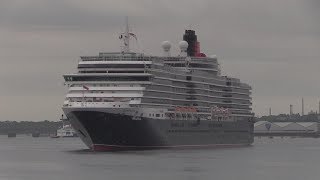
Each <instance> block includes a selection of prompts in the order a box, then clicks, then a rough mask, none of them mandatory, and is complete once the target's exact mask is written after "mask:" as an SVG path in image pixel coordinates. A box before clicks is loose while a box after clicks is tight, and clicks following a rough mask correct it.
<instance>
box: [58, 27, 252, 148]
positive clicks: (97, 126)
mask: <svg viewBox="0 0 320 180" xmlns="http://www.w3.org/2000/svg"><path fill="white" fill-rule="evenodd" d="M119 39H120V40H121V41H122V42H123V45H122V46H121V51H119V52H101V53H99V54H98V55H95V56H83V57H80V60H79V62H78V67H77V70H78V72H76V73H73V74H65V75H64V79H65V84H66V86H68V88H69V89H68V93H67V95H66V98H65V101H64V103H63V108H62V109H63V111H64V113H65V114H66V116H67V117H68V119H69V121H70V123H71V124H72V127H73V128H74V129H75V130H76V132H77V133H78V136H79V137H80V138H81V139H82V141H83V142H84V143H85V144H86V145H87V146H88V147H89V148H90V149H91V150H93V151H118V150H133V149H134V150H139V149H159V148H195V147H196V148H202V147H219V146H244V145H250V144H252V143H253V124H254V122H253V116H254V114H253V113H252V109H251V105H252V103H251V87H250V86H249V85H248V84H245V83H242V82H241V81H240V80H239V79H237V78H232V77H228V76H222V75H221V73H220V72H221V71H220V66H219V63H218V61H217V57H216V56H210V57H207V56H206V55H205V54H204V53H202V52H201V51H200V43H199V42H198V40H197V35H196V34H195V31H194V30H185V34H184V35H183V40H182V41H180V42H179V43H178V46H179V53H177V55H176V56H171V43H170V42H169V41H164V42H163V43H162V48H163V55H162V56H149V55H145V54H143V53H137V52H133V51H131V50H130V46H129V44H130V42H132V41H133V40H136V39H137V36H136V35H135V34H133V33H132V32H130V31H129V27H128V23H127V25H126V28H125V32H124V33H121V35H120V37H119Z"/></svg>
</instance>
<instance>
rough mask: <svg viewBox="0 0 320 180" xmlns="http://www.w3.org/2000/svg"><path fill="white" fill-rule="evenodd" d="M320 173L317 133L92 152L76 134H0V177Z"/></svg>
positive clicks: (296, 179)
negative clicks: (220, 144)
mask: <svg viewBox="0 0 320 180" xmlns="http://www.w3.org/2000/svg"><path fill="white" fill-rule="evenodd" d="M7 179H9V180H51V179H52V180H68V179H77V180H82V179H83V180H96V179H97V180H98V179H112V180H117V179H130V180H141V179H145V180H146V179H155V180H164V179H165V180H168V179H175V180H178V179H188V180H189V179H190V180H192V179H197V180H200V179H210V180H211V179H217V180H220V179H226V180H227V179H228V180H233V179H237V180H251V179H252V180H269V179H270V180H271V179H272V180H282V179H283V180H301V179H303V180H309V179H310V180H317V179H320V139H313V138H274V139H269V138H261V139H258V138H256V139H255V143H254V144H253V146H251V147H242V148H227V149H205V150H204V149H202V150H199V149H194V150H155V151H138V152H120V153H119V152H118V153H93V152H89V151H88V150H86V147H85V146H84V145H83V144H82V142H81V140H80V139H78V138H64V139H63V138H61V139H51V138H47V137H40V138H32V137H28V136H18V137H17V138H7V137H6V136H0V180H7Z"/></svg>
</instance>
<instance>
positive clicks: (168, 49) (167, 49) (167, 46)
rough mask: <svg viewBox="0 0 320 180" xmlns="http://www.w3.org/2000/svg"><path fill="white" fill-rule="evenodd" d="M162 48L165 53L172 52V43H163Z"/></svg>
mask: <svg viewBox="0 0 320 180" xmlns="http://www.w3.org/2000/svg"><path fill="white" fill-rule="evenodd" d="M161 46H162V48H163V50H164V51H170V48H171V43H170V42H169V41H163V42H162V43H161Z"/></svg>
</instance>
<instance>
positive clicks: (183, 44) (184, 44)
mask: <svg viewBox="0 0 320 180" xmlns="http://www.w3.org/2000/svg"><path fill="white" fill-rule="evenodd" d="M188 46H189V44H188V42H187V41H180V42H179V48H180V49H181V51H187V49H188Z"/></svg>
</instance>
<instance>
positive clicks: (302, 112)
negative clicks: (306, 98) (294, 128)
mask: <svg viewBox="0 0 320 180" xmlns="http://www.w3.org/2000/svg"><path fill="white" fill-rule="evenodd" d="M301 105H302V107H301V115H302V116H303V115H304V102H303V98H302V102H301Z"/></svg>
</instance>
